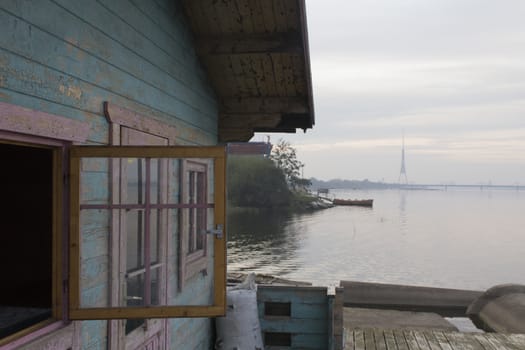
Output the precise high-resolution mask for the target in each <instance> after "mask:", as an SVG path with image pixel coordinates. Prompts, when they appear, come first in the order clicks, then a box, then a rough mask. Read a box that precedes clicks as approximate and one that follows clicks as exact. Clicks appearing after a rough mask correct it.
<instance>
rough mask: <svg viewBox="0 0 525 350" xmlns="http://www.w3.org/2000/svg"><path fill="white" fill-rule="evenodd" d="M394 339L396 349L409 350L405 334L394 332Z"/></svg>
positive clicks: (398, 331)
mask: <svg viewBox="0 0 525 350" xmlns="http://www.w3.org/2000/svg"><path fill="white" fill-rule="evenodd" d="M394 338H395V340H396V344H397V348H398V349H399V350H410V349H409V348H408V344H407V342H406V339H405V334H404V333H403V331H402V330H398V329H396V330H394Z"/></svg>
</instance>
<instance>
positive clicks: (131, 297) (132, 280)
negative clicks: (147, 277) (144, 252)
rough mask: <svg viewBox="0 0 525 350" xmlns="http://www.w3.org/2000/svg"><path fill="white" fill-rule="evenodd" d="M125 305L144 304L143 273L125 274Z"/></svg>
mask: <svg viewBox="0 0 525 350" xmlns="http://www.w3.org/2000/svg"><path fill="white" fill-rule="evenodd" d="M125 305H126V306H142V305H144V273H143V272H141V273H139V274H138V275H133V274H128V276H126V304H125Z"/></svg>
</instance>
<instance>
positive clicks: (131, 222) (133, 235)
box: [124, 209, 144, 272]
mask: <svg viewBox="0 0 525 350" xmlns="http://www.w3.org/2000/svg"><path fill="white" fill-rule="evenodd" d="M125 215H126V227H125V231H124V233H125V235H126V242H125V243H126V253H127V254H126V270H127V271H128V272H129V271H133V270H134V269H137V268H140V267H143V266H144V210H135V209H132V210H125Z"/></svg>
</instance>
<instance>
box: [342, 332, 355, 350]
mask: <svg viewBox="0 0 525 350" xmlns="http://www.w3.org/2000/svg"><path fill="white" fill-rule="evenodd" d="M354 334H355V333H354V332H353V331H352V330H351V329H345V337H344V342H345V344H344V347H345V349H348V350H354V349H355V341H354Z"/></svg>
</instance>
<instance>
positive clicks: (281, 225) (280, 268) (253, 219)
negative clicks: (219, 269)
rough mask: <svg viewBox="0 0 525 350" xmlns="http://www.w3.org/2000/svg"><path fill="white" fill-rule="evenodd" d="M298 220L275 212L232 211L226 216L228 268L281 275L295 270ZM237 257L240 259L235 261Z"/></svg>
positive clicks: (298, 238)
mask: <svg viewBox="0 0 525 350" xmlns="http://www.w3.org/2000/svg"><path fill="white" fill-rule="evenodd" d="M300 225H301V224H300V220H295V219H294V217H293V216H291V215H287V214H282V213H280V212H275V211H249V210H247V211H234V212H232V213H230V214H229V215H228V227H229V237H228V268H229V270H231V271H244V270H247V271H250V272H251V271H255V270H257V269H259V268H261V267H263V271H259V272H261V273H268V274H275V275H283V274H286V273H288V272H290V271H292V270H293V269H295V268H297V266H295V263H294V259H295V258H296V252H297V250H298V248H299V243H298V241H299V240H300V239H301V237H300V232H301V228H300ZM239 257H242V258H240V259H239Z"/></svg>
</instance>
